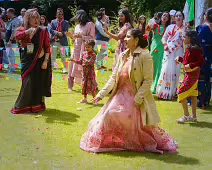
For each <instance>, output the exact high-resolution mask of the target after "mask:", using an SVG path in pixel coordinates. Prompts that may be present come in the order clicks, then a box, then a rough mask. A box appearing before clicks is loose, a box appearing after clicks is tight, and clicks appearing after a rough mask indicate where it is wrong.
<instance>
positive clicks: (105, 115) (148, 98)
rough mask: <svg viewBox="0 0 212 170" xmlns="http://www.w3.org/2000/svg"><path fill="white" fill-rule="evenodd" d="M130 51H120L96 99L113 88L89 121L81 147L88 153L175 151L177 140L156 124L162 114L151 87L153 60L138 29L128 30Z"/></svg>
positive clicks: (127, 37)
mask: <svg viewBox="0 0 212 170" xmlns="http://www.w3.org/2000/svg"><path fill="white" fill-rule="evenodd" d="M125 41H126V43H127V48H128V49H127V50H126V51H124V52H123V53H121V54H120V56H119V60H118V62H117V64H116V67H115V69H114V71H113V74H112V76H111V78H110V79H109V81H108V82H107V84H106V86H105V87H104V88H103V89H102V90H101V91H100V92H99V93H98V95H97V96H96V97H95V98H94V102H98V101H99V100H101V99H103V98H104V97H105V96H106V95H108V93H109V92H110V91H111V90H113V91H112V94H111V97H110V99H109V101H108V102H107V104H105V106H104V107H103V108H102V110H101V111H100V112H99V113H98V114H97V116H96V117H95V118H94V119H93V120H92V121H91V122H90V124H89V127H88V131H87V132H86V133H85V134H84V135H83V137H82V139H81V142H80V147H81V148H82V149H83V150H85V151H88V152H113V151H122V150H132V151H139V152H142V151H149V152H158V153H163V152H169V153H176V152H177V150H176V147H177V146H176V143H175V141H174V140H173V138H172V137H171V136H170V135H168V134H167V133H166V132H165V131H164V130H163V129H161V128H160V127H158V126H156V124H157V123H159V122H160V117H159V114H158V112H157V109H156V104H155V101H154V98H153V96H152V93H151V91H150V87H151V84H152V79H153V62H152V59H151V56H150V55H149V52H147V50H146V49H145V48H146V46H147V45H148V43H147V40H146V39H145V38H144V37H143V34H142V32H141V31H140V30H139V29H133V30H130V31H128V32H127V36H126V38H125Z"/></svg>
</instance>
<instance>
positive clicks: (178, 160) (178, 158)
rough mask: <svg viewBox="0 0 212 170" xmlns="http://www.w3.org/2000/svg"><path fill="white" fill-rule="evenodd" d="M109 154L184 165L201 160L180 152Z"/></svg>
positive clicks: (125, 152)
mask: <svg viewBox="0 0 212 170" xmlns="http://www.w3.org/2000/svg"><path fill="white" fill-rule="evenodd" d="M107 154H108V155H112V156H117V157H125V158H133V157H145V158H147V159H154V160H158V161H162V162H165V163H169V164H182V165H198V164H199V163H200V162H199V160H198V159H196V158H192V157H186V156H183V155H179V154H163V155H160V154H156V153H147V152H142V153H140V152H129V151H123V152H111V153H107Z"/></svg>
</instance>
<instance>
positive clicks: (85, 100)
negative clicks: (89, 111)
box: [77, 99, 88, 104]
mask: <svg viewBox="0 0 212 170" xmlns="http://www.w3.org/2000/svg"><path fill="white" fill-rule="evenodd" d="M77 103H78V104H83V103H88V100H87V99H82V100H80V101H79V102H77Z"/></svg>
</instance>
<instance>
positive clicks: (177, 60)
mask: <svg viewBox="0 0 212 170" xmlns="http://www.w3.org/2000/svg"><path fill="white" fill-rule="evenodd" d="M179 58H180V56H177V57H176V58H175V63H176V65H178V64H179V63H180V62H179Z"/></svg>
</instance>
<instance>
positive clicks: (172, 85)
mask: <svg viewBox="0 0 212 170" xmlns="http://www.w3.org/2000/svg"><path fill="white" fill-rule="evenodd" d="M184 35H185V27H178V26H177V25H175V24H172V25H170V26H168V27H167V29H166V32H165V34H164V36H163V38H162V40H163V41H165V42H166V44H164V56H163V61H162V69H161V73H160V77H159V80H158V86H157V90H156V94H157V96H158V98H161V99H168V100H173V99H174V98H175V96H176V94H177V88H178V83H179V76H180V69H181V65H182V64H178V65H176V62H175V58H176V57H178V56H180V57H183V56H184V46H183V37H184Z"/></svg>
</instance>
